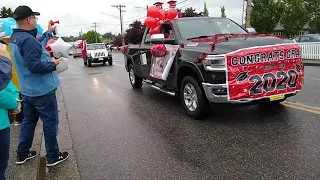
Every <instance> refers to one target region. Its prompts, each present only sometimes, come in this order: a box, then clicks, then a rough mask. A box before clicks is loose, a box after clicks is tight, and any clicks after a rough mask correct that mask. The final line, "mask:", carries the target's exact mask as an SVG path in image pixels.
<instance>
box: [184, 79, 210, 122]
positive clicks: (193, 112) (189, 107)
mask: <svg viewBox="0 0 320 180" xmlns="http://www.w3.org/2000/svg"><path fill="white" fill-rule="evenodd" d="M180 98H181V101H182V104H183V107H184V109H185V111H186V113H187V115H188V116H189V117H192V118H194V119H202V118H204V117H205V116H206V115H207V113H208V110H209V109H210V104H209V102H208V100H207V98H206V96H205V93H204V91H203V90H202V89H201V87H200V86H199V83H198V82H197V81H196V80H195V79H194V78H193V77H191V76H186V77H184V78H183V80H182V82H181V87H180Z"/></svg>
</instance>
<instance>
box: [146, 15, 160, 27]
mask: <svg viewBox="0 0 320 180" xmlns="http://www.w3.org/2000/svg"><path fill="white" fill-rule="evenodd" d="M144 25H145V26H147V27H149V28H156V27H157V26H159V25H160V22H159V21H158V20H156V19H155V18H153V17H147V18H146V20H145V21H144Z"/></svg>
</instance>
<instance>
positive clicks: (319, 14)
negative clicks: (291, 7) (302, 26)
mask: <svg viewBox="0 0 320 180" xmlns="http://www.w3.org/2000/svg"><path fill="white" fill-rule="evenodd" d="M304 4H305V6H306V9H307V12H308V17H309V26H310V27H311V31H312V32H314V33H320V1H319V0H304Z"/></svg>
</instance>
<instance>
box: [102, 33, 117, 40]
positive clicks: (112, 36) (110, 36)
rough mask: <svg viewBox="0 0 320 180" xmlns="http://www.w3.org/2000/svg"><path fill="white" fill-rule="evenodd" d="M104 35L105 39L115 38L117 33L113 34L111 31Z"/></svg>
mask: <svg viewBox="0 0 320 180" xmlns="http://www.w3.org/2000/svg"><path fill="white" fill-rule="evenodd" d="M102 37H103V38H105V39H109V40H114V38H115V37H116V35H114V34H112V33H111V32H107V33H105V34H104V35H102Z"/></svg>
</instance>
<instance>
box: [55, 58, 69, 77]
mask: <svg viewBox="0 0 320 180" xmlns="http://www.w3.org/2000/svg"><path fill="white" fill-rule="evenodd" d="M67 69H68V59H67V58H62V59H61V61H60V63H59V64H58V66H57V67H56V72H57V74H60V73H62V72H63V71H66V70H67Z"/></svg>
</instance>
